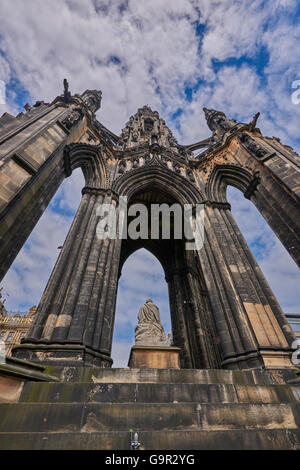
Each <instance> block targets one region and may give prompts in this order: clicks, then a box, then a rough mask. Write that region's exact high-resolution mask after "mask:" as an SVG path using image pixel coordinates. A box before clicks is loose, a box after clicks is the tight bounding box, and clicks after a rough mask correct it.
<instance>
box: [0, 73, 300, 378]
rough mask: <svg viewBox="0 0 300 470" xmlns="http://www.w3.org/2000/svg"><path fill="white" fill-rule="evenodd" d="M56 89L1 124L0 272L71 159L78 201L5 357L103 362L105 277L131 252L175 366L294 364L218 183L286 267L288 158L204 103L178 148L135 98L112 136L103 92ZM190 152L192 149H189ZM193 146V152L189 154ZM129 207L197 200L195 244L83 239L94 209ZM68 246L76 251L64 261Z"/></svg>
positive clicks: (286, 333)
mask: <svg viewBox="0 0 300 470" xmlns="http://www.w3.org/2000/svg"><path fill="white" fill-rule="evenodd" d="M64 86H65V88H64V93H63V94H62V95H60V96H58V97H57V98H55V99H54V100H53V101H52V102H51V103H44V102H43V101H38V102H37V103H35V105H33V106H32V107H30V106H29V105H26V112H25V113H20V114H19V115H18V116H17V117H13V116H11V115H9V114H7V113H5V114H4V115H3V116H2V117H1V120H0V125H1V132H0V158H1V168H0V171H1V174H0V178H1V180H0V181H1V185H0V211H1V215H0V223H1V229H0V237H1V245H0V276H1V277H0V280H1V278H2V276H4V274H5V273H6V272H7V270H8V268H9V266H10V265H11V263H12V262H13V260H14V259H15V257H16V256H17V254H18V252H19V250H20V249H21V247H22V246H23V244H24V242H25V241H26V239H27V237H28V236H29V235H30V233H31V231H32V229H33V228H34V226H35V224H36V223H37V221H38V220H39V218H40V217H41V215H42V213H43V212H44V210H45V208H46V207H47V205H48V203H49V202H50V200H51V198H52V197H53V195H54V194H55V192H56V191H57V189H58V188H59V186H60V184H61V183H62V181H63V180H64V178H67V177H69V176H70V175H71V173H72V171H73V170H74V169H75V168H78V167H80V168H81V169H82V171H83V174H84V177H85V186H84V188H83V189H82V199H81V202H80V205H79V207H78V210H77V213H76V216H75V218H74V220H73V223H72V226H71V228H70V230H69V233H68V235H67V238H66V240H65V243H64V246H63V248H62V250H61V252H60V255H59V257H58V260H57V262H56V265H55V267H54V269H53V272H52V274H51V276H50V279H49V281H48V283H47V286H46V288H45V291H44V293H43V295H42V298H41V300H40V303H39V305H38V309H37V314H36V321H35V322H34V324H33V326H32V328H31V329H30V331H29V333H28V335H27V337H26V338H25V339H23V343H22V344H21V345H20V346H18V347H16V348H15V349H14V351H13V355H14V356H15V357H18V358H21V359H28V360H32V361H41V362H43V363H45V364H46V363H48V364H57V365H76V366H79V365H82V366H84V365H85V366H87V365H95V366H96V365H97V366H101V367H110V366H111V365H112V358H111V345H112V337H113V326H114V315H115V304H116V295H117V288H118V279H119V276H120V273H121V269H122V266H123V263H124V261H125V260H126V259H127V258H128V256H130V255H131V254H132V253H133V252H134V251H135V250H137V249H139V248H141V247H144V248H146V249H148V250H149V251H150V252H151V253H153V254H154V255H155V256H156V257H157V258H158V260H159V261H160V262H161V264H162V266H163V268H164V271H165V275H166V280H167V283H168V288H169V297H170V307H171V320H172V334H173V340H174V346H176V347H179V348H180V365H181V367H182V368H187V369H189V368H193V369H195V368H202V369H206V368H214V369H219V368H222V369H249V368H272V369H274V368H276V369H282V368H293V365H292V364H291V361H290V356H291V352H292V351H291V344H292V342H293V341H294V339H295V336H294V333H293V332H292V331H291V328H290V327H289V325H288V323H287V320H286V318H285V315H284V314H283V312H282V310H281V308H280V306H279V304H278V302H277V300H276V298H275V296H274V294H273V292H272V291H271V289H270V287H269V285H268V283H267V281H266V279H265V277H264V275H263V273H262V271H261V270H260V268H259V266H258V265H257V263H256V261H255V259H254V257H253V255H252V253H251V251H250V249H249V247H248V245H247V243H246V241H245V239H244V237H243V235H242V234H241V232H240V230H239V228H238V226H237V224H236V222H235V220H234V218H233V216H232V214H231V211H230V204H229V203H228V202H227V199H226V188H227V186H228V185H232V186H235V187H236V188H238V189H239V190H240V191H242V192H243V194H244V196H245V197H246V198H248V199H250V200H251V201H252V202H253V204H254V205H255V206H256V207H257V209H258V210H259V211H260V212H261V214H262V215H263V216H264V217H265V219H266V220H267V222H268V223H269V224H270V226H271V228H272V229H273V230H274V232H275V233H276V235H277V236H278V237H279V239H280V240H281V242H282V243H283V245H284V246H285V247H286V249H287V250H288V252H289V253H290V255H291V256H292V257H293V258H294V260H295V261H296V262H298V263H299V261H300V249H299V234H300V230H299V224H300V217H299V191H300V189H299V158H300V157H299V156H298V155H297V154H296V153H295V152H294V151H293V150H292V148H291V147H288V146H286V145H284V144H283V143H281V142H280V140H279V139H278V138H275V137H264V136H263V135H262V134H261V132H260V130H259V129H258V128H257V127H256V123H257V119H258V114H257V115H256V116H254V118H253V120H252V121H251V122H250V123H248V124H245V123H238V122H236V121H235V120H233V119H229V118H227V117H226V115H225V114H224V113H223V112H220V111H215V110H213V109H206V108H204V113H205V117H206V120H207V124H208V127H209V129H210V130H211V131H212V135H211V136H209V137H208V138H207V139H205V140H203V141H200V142H197V143H194V144H191V145H180V144H179V143H178V142H177V141H176V139H175V137H174V136H173V134H172V132H171V131H170V129H169V128H168V127H167V125H166V123H165V121H164V120H163V119H162V118H161V117H160V116H159V114H158V113H157V112H156V111H152V110H151V109H150V108H149V107H148V106H144V107H142V108H140V109H138V111H137V113H136V114H135V115H134V116H131V117H130V118H129V121H128V122H127V123H126V125H125V127H124V129H123V130H122V133H121V135H120V136H117V135H115V134H114V133H113V132H111V131H110V130H109V129H107V128H106V127H104V126H103V125H102V124H101V122H99V121H98V120H97V119H96V117H95V113H96V111H97V110H98V109H99V108H100V105H101V98H102V93H101V91H96V90H86V91H85V92H84V93H83V94H82V95H74V96H73V95H71V93H70V92H69V90H68V84H67V82H66V81H65V82H64ZM198 149H201V150H202V151H201V153H200V154H198V155H197V150H198ZM192 152H195V154H196V156H194V154H193V153H192ZM121 196H123V197H127V199H128V202H129V205H130V204H134V203H135V202H141V201H142V202H143V203H144V204H148V205H150V204H151V203H153V202H155V203H167V204H173V203H175V202H176V203H179V204H181V205H184V204H190V205H191V206H192V207H193V206H195V205H196V204H198V203H202V204H203V205H204V207H205V236H204V245H203V247H202V248H201V249H199V250H194V251H187V250H185V244H184V240H178V239H176V238H175V237H174V238H173V239H171V240H164V239H151V238H149V239H147V240H146V239H137V240H132V239H129V238H128V239H124V240H122V239H120V238H117V239H113V240H110V239H105V240H99V239H98V238H97V237H95V236H94V235H95V230H96V226H97V222H98V217H97V213H96V207H98V206H99V204H101V203H103V202H105V203H107V204H109V203H111V202H112V201H114V204H115V205H116V211H117V215H118V209H119V200H120V197H121ZM74 253H76V256H74Z"/></svg>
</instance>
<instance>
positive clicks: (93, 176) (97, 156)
mask: <svg viewBox="0 0 300 470" xmlns="http://www.w3.org/2000/svg"><path fill="white" fill-rule="evenodd" d="M79 167H80V168H81V169H82V172H83V175H84V178H85V184H86V186H88V187H92V188H108V187H109V174H108V170H107V165H106V162H105V159H104V158H103V156H102V148H101V146H99V145H89V144H85V143H80V144H70V145H68V146H67V147H66V148H65V152H64V168H65V172H66V176H70V174H71V173H72V171H73V170H74V169H75V168H79Z"/></svg>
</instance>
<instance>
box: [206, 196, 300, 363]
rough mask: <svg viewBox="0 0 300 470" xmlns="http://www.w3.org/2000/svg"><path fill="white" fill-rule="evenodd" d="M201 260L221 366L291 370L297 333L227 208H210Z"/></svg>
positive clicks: (220, 206)
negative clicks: (289, 368)
mask: <svg viewBox="0 0 300 470" xmlns="http://www.w3.org/2000/svg"><path fill="white" fill-rule="evenodd" d="M199 259H200V262H201V266H202V268H203V273H204V278H205V281H206V285H207V290H208V294H209V298H210V303H211V305H212V311H213V315H214V318H215V324H216V329H217V332H218V335H219V337H220V346H221V352H222V367H224V368H231V369H237V368H253V367H268V368H284V367H291V366H292V364H291V363H290V359H289V354H290V352H291V350H290V345H291V343H292V341H293V338H294V337H293V333H292V332H291V330H290V328H289V326H288V323H287V321H286V320H285V318H284V314H283V313H282V311H281V309H280V306H279V305H278V303H277V301H276V299H275V297H274V295H273V293H272V291H271V289H270V287H269V286H268V284H267V281H266V279H265V278H264V276H263V273H262V272H261V270H260V268H259V266H258V265H257V263H256V261H255V259H254V257H253V255H252V254H251V251H250V249H249V247H248V246H247V243H246V241H245V240H244V238H243V236H242V234H241V232H240V230H239V228H238V227H237V225H236V223H235V221H234V219H233V217H232V214H231V212H230V210H229V208H228V205H224V206H223V207H222V205H221V204H218V205H213V204H207V205H206V219H205V240H204V246H203V248H202V249H201V250H199Z"/></svg>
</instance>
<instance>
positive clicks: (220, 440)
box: [0, 429, 300, 467]
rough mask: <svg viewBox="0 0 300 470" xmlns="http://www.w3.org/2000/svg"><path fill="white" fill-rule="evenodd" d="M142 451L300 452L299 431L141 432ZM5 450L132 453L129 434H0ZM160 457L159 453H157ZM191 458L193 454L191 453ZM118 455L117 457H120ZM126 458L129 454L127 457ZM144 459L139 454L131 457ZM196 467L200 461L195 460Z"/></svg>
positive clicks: (0, 442) (1, 444)
mask: <svg viewBox="0 0 300 470" xmlns="http://www.w3.org/2000/svg"><path fill="white" fill-rule="evenodd" d="M138 437H139V441H140V443H141V446H140V450H153V449H154V450H155V451H157V450H172V449H177V451H176V454H180V451H179V450H178V449H180V450H189V451H192V450H249V449H251V450H297V449H298V450H299V449H300V431H299V430H295V429H263V430H262V429H259V430H249V429H246V430H237V429H235V430H228V431H223V430H221V431H203V430H202V431H201V430H196V431H195V430H189V431H165V430H164V431H141V432H139V436H138ZM0 449H2V450H8V449H9V450H130V432H128V431H111V432H108V431H103V432H91V433H90V432H89V433H87V432H64V433H62V432H56V433H45V432H32V433H25V432H24V433H22V432H20V433H16V432H14V433H0ZM154 454H156V455H157V452H154ZM191 454H192V452H191ZM117 455H118V454H117V452H116V454H115V456H117ZM126 455H127V454H126ZM129 455H134V456H140V459H142V458H144V457H143V456H142V454H139V453H138V452H136V453H135V452H134V453H128V455H127V456H129ZM195 462H197V463H199V464H200V463H201V462H198V461H197V460H195ZM131 467H132V466H131Z"/></svg>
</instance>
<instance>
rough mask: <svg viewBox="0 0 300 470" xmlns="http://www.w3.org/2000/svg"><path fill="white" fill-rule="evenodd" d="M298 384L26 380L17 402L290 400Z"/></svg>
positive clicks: (299, 397)
mask: <svg viewBox="0 0 300 470" xmlns="http://www.w3.org/2000/svg"><path fill="white" fill-rule="evenodd" d="M297 401H298V402H300V387H296V386H289V385H232V384H198V383H191V384H187V383H183V384H178V383H177V384H175V383H172V384H170V383H169V384H162V383H136V384H133V383H87V382H80V383H78V382H61V383H37V382H27V383H26V384H25V386H24V389H23V392H22V394H21V397H20V402H30V403H34V402H36V403H94V402H96V403H99V402H100V403H101V402H102V403H104V402H110V403H128V402H133V403H175V402H197V403H292V402H297Z"/></svg>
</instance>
